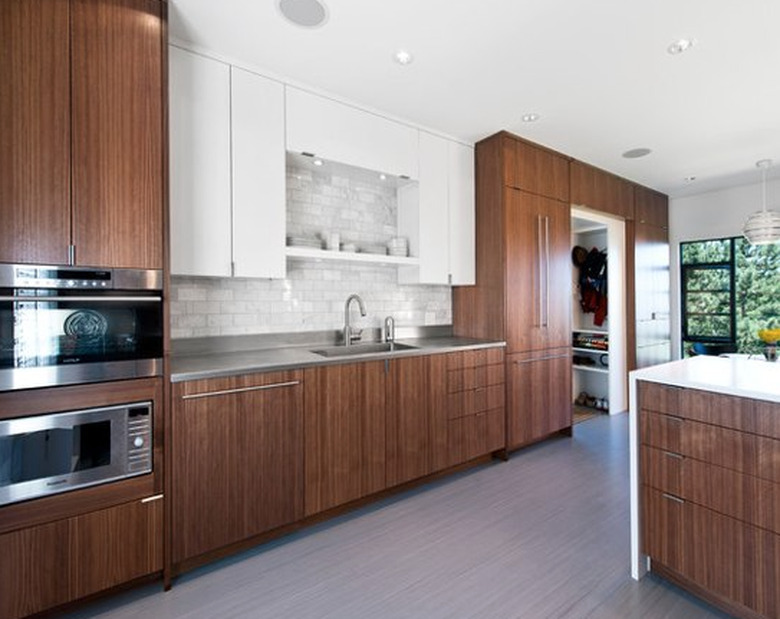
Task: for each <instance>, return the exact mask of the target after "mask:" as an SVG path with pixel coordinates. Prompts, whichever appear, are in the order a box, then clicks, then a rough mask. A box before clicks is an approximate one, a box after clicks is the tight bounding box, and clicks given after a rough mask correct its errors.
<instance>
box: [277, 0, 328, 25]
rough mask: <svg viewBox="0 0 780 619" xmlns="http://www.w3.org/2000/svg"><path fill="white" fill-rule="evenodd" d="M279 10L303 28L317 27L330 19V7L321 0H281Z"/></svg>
mask: <svg viewBox="0 0 780 619" xmlns="http://www.w3.org/2000/svg"><path fill="white" fill-rule="evenodd" d="M279 10H280V11H281V12H282V15H284V16H285V17H286V18H287V20H288V21H290V22H292V23H293V24H295V25H296V26H301V27H303V28H317V27H319V26H322V25H323V24H324V23H325V22H326V21H328V8H327V7H326V6H325V5H324V4H323V3H322V2H319V0H279Z"/></svg>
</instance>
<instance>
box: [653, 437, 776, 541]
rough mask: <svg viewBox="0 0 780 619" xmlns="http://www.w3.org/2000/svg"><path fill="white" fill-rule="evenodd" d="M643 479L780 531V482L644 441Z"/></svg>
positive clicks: (757, 524) (689, 498)
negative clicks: (663, 448)
mask: <svg viewBox="0 0 780 619" xmlns="http://www.w3.org/2000/svg"><path fill="white" fill-rule="evenodd" d="M641 457H642V481H643V483H644V484H646V485H647V486H649V487H651V488H654V489H655V490H658V491H660V492H662V493H667V494H671V495H674V496H675V497H678V498H680V499H684V500H686V501H691V502H693V503H696V504H698V505H701V506H703V507H707V508H709V509H712V510H714V511H716V512H719V513H721V514H724V515H726V516H731V517H732V518H736V519H737V520H741V521H743V522H747V523H750V524H753V525H755V526H758V527H761V528H763V529H767V530H769V531H772V532H774V533H780V492H777V490H778V487H777V484H775V483H773V482H771V481H767V480H765V479H760V478H758V477H755V476H753V475H746V474H744V473H739V472H737V471H733V470H731V469H727V468H724V467H722V466H717V465H714V464H708V463H706V462H700V461H698V460H694V459H693V458H686V457H684V456H681V455H679V454H675V453H672V452H668V451H663V450H660V449H655V448H654V447H648V446H647V445H642V448H641Z"/></svg>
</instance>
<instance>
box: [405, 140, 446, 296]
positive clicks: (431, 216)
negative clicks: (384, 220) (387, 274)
mask: <svg viewBox="0 0 780 619" xmlns="http://www.w3.org/2000/svg"><path fill="white" fill-rule="evenodd" d="M447 179H448V171H447V140H445V139H444V138H440V137H438V136H435V135H431V134H430V133H425V132H423V131H421V132H420V182H419V183H413V184H409V185H406V186H404V187H400V188H399V189H398V211H399V212H398V231H399V234H403V235H405V236H408V237H409V249H410V254H411V255H412V256H415V257H417V258H418V259H419V262H420V266H416V267H402V268H400V269H399V270H398V281H399V282H400V283H403V284H406V283H409V284H447V283H448V282H449V229H448V221H449V207H448V203H447V183H448V180H447Z"/></svg>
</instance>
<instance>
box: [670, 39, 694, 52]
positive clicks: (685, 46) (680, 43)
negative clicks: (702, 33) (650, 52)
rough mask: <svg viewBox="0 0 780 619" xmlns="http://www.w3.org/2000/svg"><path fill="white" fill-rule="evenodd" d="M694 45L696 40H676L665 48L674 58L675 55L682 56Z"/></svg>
mask: <svg viewBox="0 0 780 619" xmlns="http://www.w3.org/2000/svg"><path fill="white" fill-rule="evenodd" d="M694 45H696V39H677V40H676V41H674V42H673V43H670V44H669V47H667V48H666V51H667V53H669V54H671V55H672V56H676V55H677V54H682V53H683V52H686V51H688V50H689V49H691V48H692V47H693V46H694Z"/></svg>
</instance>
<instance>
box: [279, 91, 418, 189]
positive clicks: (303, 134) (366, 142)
mask: <svg viewBox="0 0 780 619" xmlns="http://www.w3.org/2000/svg"><path fill="white" fill-rule="evenodd" d="M286 102H287V104H286V109H287V150H290V151H293V152H296V153H312V154H314V155H317V156H318V157H323V158H324V159H330V160H332V161H338V162H340V163H346V164H348V165H353V166H357V167H359V168H366V169H368V170H377V171H379V172H386V173H388V174H393V175H396V176H407V177H409V178H417V177H418V162H417V130H416V129H412V128H411V127H409V126H407V125H402V124H401V123H397V122H394V121H392V120H388V119H386V118H382V117H381V116H378V115H377V114H373V113H371V112H365V111H363V110H359V109H357V108H355V107H352V106H350V105H345V104H343V103H338V102H337V101H333V100H332V99H326V98H325V97H320V96H317V95H313V94H310V93H308V92H305V91H303V90H298V89H297V88H292V87H290V86H287V88H286Z"/></svg>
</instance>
